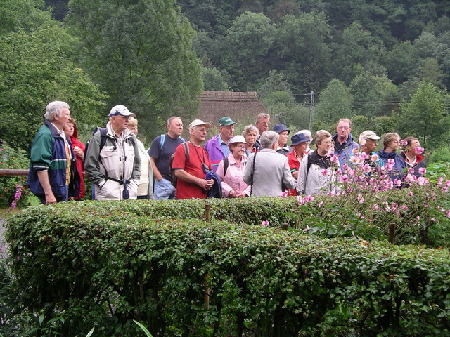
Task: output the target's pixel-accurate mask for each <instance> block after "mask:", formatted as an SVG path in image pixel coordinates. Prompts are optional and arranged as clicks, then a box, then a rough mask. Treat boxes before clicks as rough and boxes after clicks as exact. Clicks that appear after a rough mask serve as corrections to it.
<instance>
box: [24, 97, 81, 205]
mask: <svg viewBox="0 0 450 337" xmlns="http://www.w3.org/2000/svg"><path fill="white" fill-rule="evenodd" d="M69 118H70V107H69V105H68V104H67V103H65V102H60V101H54V102H51V103H49V104H48V105H47V107H46V108H45V114H44V119H45V122H44V125H42V126H41V127H40V128H39V131H38V132H37V134H36V136H35V137H34V140H33V143H32V144H31V152H30V173H29V175H28V184H29V186H30V190H31V192H33V194H35V195H36V196H37V197H38V198H39V200H40V201H41V203H43V204H54V203H56V202H59V201H66V200H68V197H69V196H77V195H78V190H77V189H78V186H79V185H78V183H79V180H78V179H79V178H78V174H75V172H76V158H75V154H74V153H73V150H72V149H71V146H70V145H71V144H70V139H68V138H66V136H65V133H64V127H65V126H66V123H67V121H68V120H69ZM71 177H73V178H72V179H73V181H71ZM72 183H74V185H73V186H74V190H73V191H72V189H71V191H69V185H70V186H72Z"/></svg>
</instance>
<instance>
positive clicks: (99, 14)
mask: <svg viewBox="0 0 450 337" xmlns="http://www.w3.org/2000/svg"><path fill="white" fill-rule="evenodd" d="M69 7H70V11H69V16H68V23H69V24H70V27H71V28H72V31H73V34H74V35H75V36H77V37H78V38H79V41H80V48H79V50H80V58H81V62H82V64H83V65H84V66H85V67H86V69H87V71H88V73H89V74H90V75H91V76H92V77H93V78H94V80H95V81H96V82H98V83H99V85H100V88H101V89H102V90H104V91H105V92H106V93H107V94H108V95H109V96H110V98H109V99H108V101H107V103H108V105H109V106H113V105H115V104H125V105H127V106H128V107H129V108H130V110H131V111H133V112H136V113H137V118H138V119H140V125H141V126H142V127H143V129H144V131H147V132H149V133H150V134H149V136H154V135H156V134H157V133H160V130H159V127H158V126H162V125H163V124H164V123H165V120H166V119H167V118H168V117H169V116H171V115H174V114H177V115H181V116H183V117H186V118H190V116H191V115H193V114H194V113H195V112H196V111H197V108H198V98H197V95H198V94H199V93H200V92H201V90H202V82H201V73H200V62H199V60H198V58H197V57H196V56H195V54H194V52H193V51H192V39H193V36H194V31H193V29H192V28H191V26H190V24H189V22H188V21H187V19H186V18H183V17H181V15H180V11H179V8H178V7H176V6H174V1H173V0H125V1H116V2H113V1H109V0H100V1H90V0H73V1H71V2H70V3H69Z"/></svg>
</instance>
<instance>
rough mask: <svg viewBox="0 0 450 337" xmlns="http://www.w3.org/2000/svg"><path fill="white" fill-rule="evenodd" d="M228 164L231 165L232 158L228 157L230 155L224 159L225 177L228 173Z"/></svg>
mask: <svg viewBox="0 0 450 337" xmlns="http://www.w3.org/2000/svg"><path fill="white" fill-rule="evenodd" d="M228 166H230V160H229V159H228V157H226V158H225V159H224V160H223V176H224V177H225V176H226V174H227V169H228Z"/></svg>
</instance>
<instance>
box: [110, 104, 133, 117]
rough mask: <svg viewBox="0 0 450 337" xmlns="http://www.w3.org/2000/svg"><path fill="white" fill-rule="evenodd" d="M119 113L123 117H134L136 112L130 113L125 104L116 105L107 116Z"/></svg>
mask: <svg viewBox="0 0 450 337" xmlns="http://www.w3.org/2000/svg"><path fill="white" fill-rule="evenodd" d="M117 115H121V116H124V117H128V116H132V117H135V116H136V114H134V113H131V112H130V110H128V108H127V107H126V106H125V105H116V106H114V107H113V108H112V109H111V111H110V112H109V117H112V116H117Z"/></svg>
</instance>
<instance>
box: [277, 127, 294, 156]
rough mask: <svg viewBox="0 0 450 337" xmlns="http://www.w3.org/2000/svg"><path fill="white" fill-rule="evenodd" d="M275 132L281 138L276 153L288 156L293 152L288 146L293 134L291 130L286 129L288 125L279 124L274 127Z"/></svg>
mask: <svg viewBox="0 0 450 337" xmlns="http://www.w3.org/2000/svg"><path fill="white" fill-rule="evenodd" d="M273 131H275V132H276V133H278V136H279V137H278V146H277V150H276V151H277V152H278V153H281V154H283V155H285V156H287V154H288V153H289V152H291V149H290V148H289V146H288V145H287V142H288V138H289V133H290V132H291V130H289V129H288V128H287V127H286V125H284V124H277V125H275V126H274V127H273Z"/></svg>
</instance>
